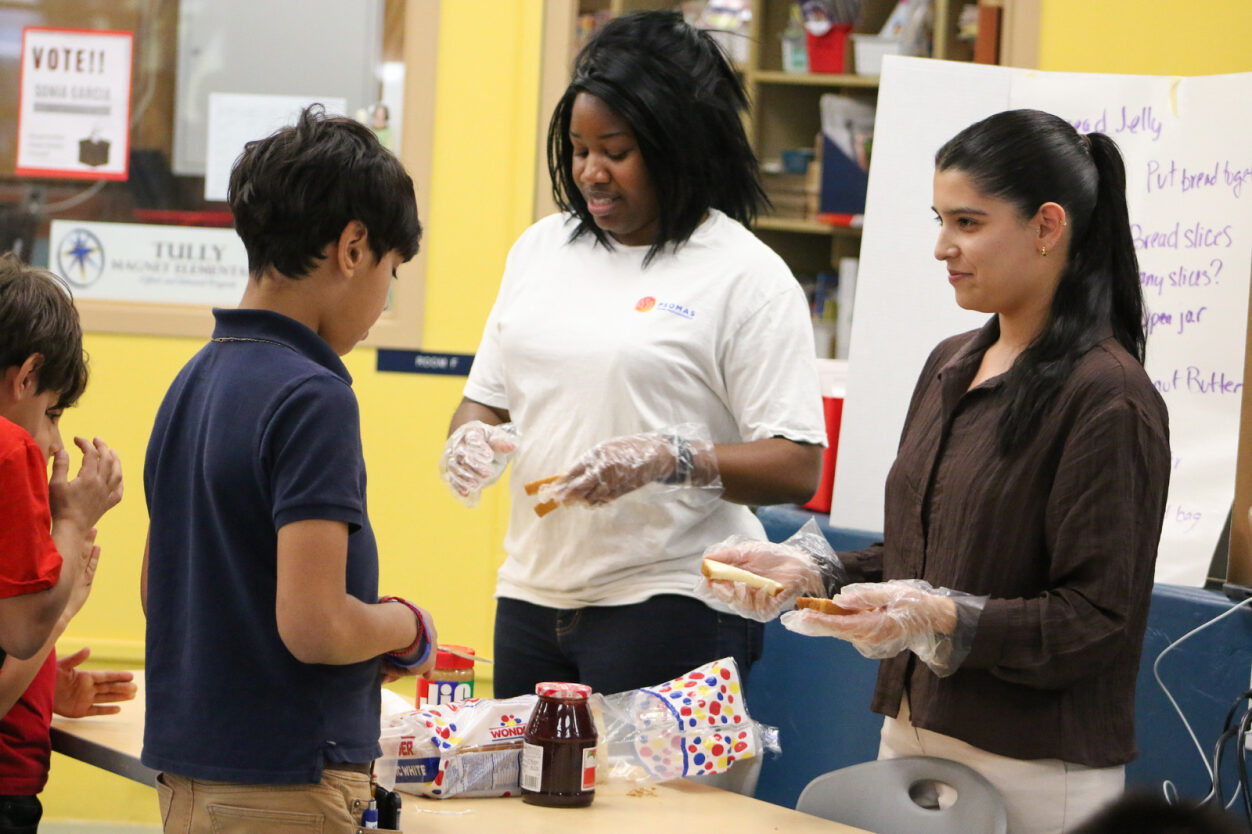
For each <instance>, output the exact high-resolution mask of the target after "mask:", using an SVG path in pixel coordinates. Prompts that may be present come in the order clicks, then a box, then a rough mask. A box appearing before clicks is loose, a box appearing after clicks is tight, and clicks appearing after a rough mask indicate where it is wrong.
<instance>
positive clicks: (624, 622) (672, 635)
mask: <svg viewBox="0 0 1252 834" xmlns="http://www.w3.org/2000/svg"><path fill="white" fill-rule="evenodd" d="M764 633H765V627H764V626H763V625H761V624H760V623H758V622H754V621H752V620H746V619H744V618H743V617H737V616H735V615H734V614H721V613H719V612H717V611H714V610H713V609H712V608H709V607H708V606H707V605H705V604H704V603H703V602H701V601H700V600H698V599H695V598H694V597H685V596H679V595H676V594H662V595H659V596H655V597H652V598H651V599H648V600H645V601H643V602H639V603H635V604H634V605H603V606H589V607H587V608H570V609H561V608H545V607H544V606H541V605H532V604H530V603H528V602H522V601H521V600H516V599H500V600H497V602H496V631H495V667H494V670H493V671H494V674H495V678H494V680H493V686H494V694H495V697H497V698H511V697H513V696H515V695H527V694H530V693H533V692H534V691H535V684H536V683H539V682H540V681H574V682H578V683H585V684H587V685H589V686H590V687H591V688H592V690H593V691H595V692H600V693H603V694H605V695H609V694H612V693H614V692H625V691H626V690H629V689H639V688H641V687H645V686H655V685H656V684H660V683H665V682H666V681H668V680H671V679H673V678H676V677H678V676H679V675H683V674H686V673H687V672H690V671H691V670H692V669H694V668H696V667H697V666H700V665H702V664H704V663H708V662H709V661H710V660H717V659H718V658H722V657H728V656H733V657H734V658H735V663H737V664H738V666H739V677H740V680H741V682H742V683H743V685H744V687H745V688H746V687H747V682H748V669H749V668H750V667H751V666H752V664H753V663H754V662H755V661H756V660H758V659H759V658H760V656H761V646H762V641H763V639H764Z"/></svg>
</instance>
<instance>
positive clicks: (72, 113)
mask: <svg viewBox="0 0 1252 834" xmlns="http://www.w3.org/2000/svg"><path fill="white" fill-rule="evenodd" d="M132 40H133V38H132V35H131V33H130V32H107V31H94V30H86V29H45V28H39V27H33V26H30V27H27V28H25V29H23V30H22V80H21V102H20V104H19V107H18V127H17V173H18V175H19V176H27V177H58V178H69V179H91V180H124V179H126V178H127V174H128V169H129V165H128V162H129V158H130V75H131V54H132V49H133V44H132Z"/></svg>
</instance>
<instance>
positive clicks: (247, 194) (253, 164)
mask: <svg viewBox="0 0 1252 834" xmlns="http://www.w3.org/2000/svg"><path fill="white" fill-rule="evenodd" d="M227 199H228V200H229V202H230V210H231V212H232V213H233V214H234V216H235V231H236V232H238V234H239V237H240V238H241V239H242V240H243V245H244V248H246V249H247V251H248V271H249V272H251V273H252V274H253V275H259V274H261V273H262V272H264V271H265V270H267V269H270V268H271V267H272V268H273V269H275V270H277V271H278V272H279V273H281V274H283V275H285V276H287V277H289V278H300V277H302V276H304V275H307V274H308V273H309V271H310V270H312V269H313V268H314V267H315V266H316V265H317V261H318V260H319V259H321V258H322V257H323V256H324V254H323V253H324V251H325V249H326V245H327V244H328V243H333V242H334V241H336V240H338V239H339V235H340V234H341V233H342V232H343V230H344V227H346V226H347V225H348V224H349V223H350V222H352V221H353V220H358V221H360V222H361V223H363V224H364V225H365V228H366V230H367V231H368V233H369V247H370V251H372V252H373V253H374V257H375V258H378V259H381V258H382V257H383V256H384V255H385V254H387V253H388V252H391V251H395V252H399V253H400V255H401V256H403V258H404V260H406V261H407V260H409V259H410V258H412V257H413V256H414V255H415V254H417V249H418V245H419V244H420V242H421V236H422V226H421V223H420V222H419V221H418V218H417V200H416V197H415V195H414V193H413V180H412V179H410V178H409V175H408V174H407V173H405V170H404V166H403V165H401V164H400V160H399V159H397V158H396V156H395V154H393V153H391V151H389V150H387V149H386V148H384V147H383V146H382V145H381V144H380V143H379V141H378V137H376V136H375V135H374V132H373V131H372V130H370V129H369V128H368V127H366V126H365V125H363V124H361V123H359V122H357V121H356V120H354V119H348V118H344V117H339V116H328V115H326V112H325V110H324V109H323V108H322V106H321V105H320V104H314V105H312V106H310V107H308V108H306V109H305V110H304V111H303V112H301V114H300V118H299V120H298V121H297V122H296V124H295V125H294V126H291V127H285V128H282V129H281V130H279V131H277V132H275V133H273V134H272V135H270V136H268V137H266V138H265V139H258V140H255V141H252V142H249V143H247V144H246V145H245V146H244V150H243V153H242V154H240V155H239V158H238V159H236V160H235V164H234V167H233V168H232V169H231V172H230V188H229V191H228V198H227Z"/></svg>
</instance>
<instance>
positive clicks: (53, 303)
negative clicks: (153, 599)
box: [0, 255, 134, 834]
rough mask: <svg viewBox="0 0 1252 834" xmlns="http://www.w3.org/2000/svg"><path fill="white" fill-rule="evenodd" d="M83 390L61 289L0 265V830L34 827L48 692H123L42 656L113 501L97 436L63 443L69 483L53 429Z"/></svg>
mask: <svg viewBox="0 0 1252 834" xmlns="http://www.w3.org/2000/svg"><path fill="white" fill-rule="evenodd" d="M86 385H87V363H86V357H85V356H84V355H83V347H82V330H81V328H80V325H79V322H78V311H77V310H75V308H74V304H73V301H72V299H71V298H70V294H69V292H68V291H67V290H66V288H65V287H64V285H63V284H62V283H61V282H60V280H59V279H57V278H56V277H55V276H54V275H52V274H51V273H49V272H47V271H46V270H42V269H35V268H33V267H30V266H28V265H26V264H23V263H21V262H20V261H19V260H18V259H16V258H14V257H12V256H11V255H5V256H2V257H0V650H2V651H3V652H4V653H7V654H8V657H5V658H4V665H3V667H0V715H4V718H3V720H0V834H9V832H33V831H34V830H35V828H36V826H37V824H38V821H39V816H40V813H41V812H40V807H39V800H38V799H37V798H36V797H35V794H37V793H39V791H40V790H42V788H43V784H44V782H45V781H46V779H47V772H48V757H49V752H50V746H51V745H50V741H49V726H50V723H51V719H52V709H53V706H54V704H53V700H54V691H56V690H57V686H56V685H57V684H58V683H62V687H61V691H59V692H56V696H57V706H58V707H63V708H64V710H68V712H66V714H77V715H87V714H93V713H95V712H104V711H115V710H116V708H109V707H100V708H98V707H94V706H93V705H94V704H95V702H96V701H109V700H124V699H125V698H127V697H133V696H134V687H133V684H129V683H128V682H127V680H123V679H124V678H128V675H129V673H90V672H84V671H79V670H76V669H75V667H76V666H77V665H78V664H79V663H81V662H82V660H83V659H85V657H86V653H85V652H78V653H76V654H75V655H73V656H71V657H69V658H66V659H65V660H64V661H63V662H62V663H60V664H58V663H57V662H56V661H55V659H54V655H53V645H54V643H55V641H56V638H57V637H58V636H59V635H60V634H61V632H62V631H64V629H65V626H66V625H67V624H68V622H69V620H70V618H71V617H72V616H73V615H74V614H76V613H77V612H78V610H79V609H80V608H81V607H82V605H83V603H84V602H85V601H86V599H87V594H88V593H89V592H90V589H91V580H92V577H93V575H94V573H95V567H96V562H97V560H98V559H99V556H100V549H99V547H97V546H96V545H95V537H96V529H95V526H96V522H98V521H99V520H100V517H101V516H102V515H103V514H104V513H105V512H106V511H107V510H108V509H110V508H111V507H113V506H114V505H116V504H117V502H118V501H120V500H121V497H122V468H121V464H120V463H119V462H118V459H117V454H116V453H114V452H113V451H112V450H111V449H109V447H108V446H106V445H105V444H104V442H103V441H101V440H99V439H97V440H95V441H93V442H90V443H89V442H87V441H86V440H83V439H82V438H74V442H75V444H76V445H77V446H78V448H79V449H80V450H81V451H82V454H83V465H82V468H81V469H80V470H79V473H78V476H77V477H75V478H74V479H73V480H70V479H69V477H68V475H69V453H68V452H67V451H66V450H65V448H64V447H63V445H62V443H61V433H60V429H59V428H58V425H57V424H58V422H59V420H60V417H61V412H62V411H63V410H64V409H65V408H68V407H69V406H71V405H73V404H74V403H75V402H76V401H77V400H78V397H79V396H80V395H81V394H82V392H83V389H84V388H85V387H86ZM49 458H51V459H52V461H53V465H52V478H51V480H49V479H48V468H47V467H48V460H49Z"/></svg>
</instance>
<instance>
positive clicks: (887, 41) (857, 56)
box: [852, 34, 900, 75]
mask: <svg viewBox="0 0 1252 834" xmlns="http://www.w3.org/2000/svg"><path fill="white" fill-rule="evenodd" d="M899 54H900V39H899V38H886V37H883V36H882V35H861V34H854V35H853V36H852V59H853V64H854V66H855V67H856V74H857V75H881V74H882V59H883V56H884V55H899Z"/></svg>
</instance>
